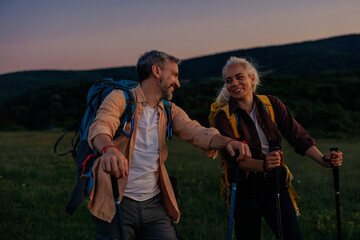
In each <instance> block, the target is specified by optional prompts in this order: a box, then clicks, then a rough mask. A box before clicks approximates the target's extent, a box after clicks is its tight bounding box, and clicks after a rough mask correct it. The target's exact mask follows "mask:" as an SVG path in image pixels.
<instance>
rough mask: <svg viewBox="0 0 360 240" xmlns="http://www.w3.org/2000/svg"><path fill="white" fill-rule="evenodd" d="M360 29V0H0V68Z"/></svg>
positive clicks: (222, 47)
mask: <svg viewBox="0 0 360 240" xmlns="http://www.w3.org/2000/svg"><path fill="white" fill-rule="evenodd" d="M351 33H360V0H301V1H300V0H268V1H266V0H237V1H235V0H222V1H220V0H176V1H175V0H167V1H166V0H147V1H146V0H133V1H131V0H128V1H122V0H61V1H60V0H59V1H55V0H0V74H2V73H8V72H14V71H23V70H43V69H59V70H88V69H95V68H107V67H120V66H132V65H135V64H136V61H137V59H138V57H139V56H140V55H141V54H142V53H144V52H145V51H148V50H151V49H158V50H161V51H165V52H168V53H170V54H173V55H175V56H176V57H178V58H181V59H188V58H192V57H197V56H202V55H208V54H213V53H218V52H224V51H229V50H235V49H247V48H252V47H258V46H270V45H280V44H285V43H294V42H301V41H307V40H317V39H322V38H328V37H332V36H338V35H344V34H351Z"/></svg>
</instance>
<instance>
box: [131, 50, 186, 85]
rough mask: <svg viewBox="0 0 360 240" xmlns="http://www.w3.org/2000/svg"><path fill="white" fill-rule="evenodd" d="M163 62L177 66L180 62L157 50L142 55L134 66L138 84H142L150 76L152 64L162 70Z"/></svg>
mask: <svg viewBox="0 0 360 240" xmlns="http://www.w3.org/2000/svg"><path fill="white" fill-rule="evenodd" d="M165 61H170V62H174V63H176V64H177V65H179V64H180V60H179V59H178V58H176V57H174V56H172V55H170V54H167V53H164V52H161V51H158V50H151V51H149V52H146V53H144V54H143V55H142V56H141V57H140V58H139V60H138V62H137V64H136V72H137V75H138V80H139V82H142V81H143V80H145V79H147V78H148V77H149V76H150V74H151V73H152V66H153V65H154V64H157V65H159V66H160V68H163V66H164V63H165Z"/></svg>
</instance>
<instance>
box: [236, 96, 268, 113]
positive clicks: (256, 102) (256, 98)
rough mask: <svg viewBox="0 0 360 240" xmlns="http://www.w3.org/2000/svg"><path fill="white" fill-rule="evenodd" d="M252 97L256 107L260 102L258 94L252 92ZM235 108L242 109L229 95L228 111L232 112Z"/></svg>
mask: <svg viewBox="0 0 360 240" xmlns="http://www.w3.org/2000/svg"><path fill="white" fill-rule="evenodd" d="M253 99H254V101H255V104H256V108H258V107H259V104H262V102H261V100H260V98H259V97H258V96H256V94H255V93H253ZM237 109H240V110H242V111H244V110H243V109H242V108H240V107H239V106H238V105H237V102H236V100H235V99H234V98H232V97H230V99H229V112H230V114H232V113H234V112H235V111H236V110H237Z"/></svg>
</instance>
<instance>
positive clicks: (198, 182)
mask: <svg viewBox="0 0 360 240" xmlns="http://www.w3.org/2000/svg"><path fill="white" fill-rule="evenodd" d="M60 134H61V133H60V132H1V133H0V198H1V206H0V239H94V236H95V230H94V226H93V223H92V220H91V216H90V214H89V212H88V211H87V208H86V204H83V205H82V206H81V207H80V208H79V209H78V210H77V211H76V212H75V214H74V216H73V217H71V218H64V217H63V216H62V211H63V209H64V206H65V205H66V203H67V201H68V200H69V198H70V194H71V191H72V188H73V186H74V184H75V181H76V179H75V178H76V167H75V163H74V161H73V160H72V159H71V157H70V156H68V157H63V158H60V157H57V156H56V155H55V154H54V153H53V143H54V142H55V141H56V139H57V138H58V137H59V136H60ZM317 142H318V147H319V148H320V150H322V151H324V152H325V151H327V149H328V148H329V147H331V146H335V145H337V146H338V147H340V149H341V150H342V151H343V152H344V165H343V166H342V167H341V169H340V187H341V189H340V190H341V211H342V212H341V213H342V226H343V239H360V237H359V236H360V184H359V182H360V172H359V169H360V161H359V160H358V158H359V157H360V148H359V146H360V142H359V141H355V140H346V141H344V140H342V141H337V143H336V141H334V140H327V139H320V140H318V141H317ZM65 148H66V146H64V148H63V149H65ZM168 148H169V158H168V160H167V161H166V165H167V168H168V171H169V173H170V175H173V176H176V177H178V178H179V181H180V194H181V198H182V211H183V214H182V217H181V220H180V224H179V225H178V229H179V231H180V232H181V234H182V235H183V237H184V239H187V240H202V239H203V240H211V239H214V240H215V239H216V240H219V239H225V238H226V227H227V213H226V210H225V205H224V202H223V199H222V198H221V197H220V195H219V185H218V180H217V179H218V175H219V171H220V170H219V164H218V160H212V159H208V158H206V157H204V156H203V155H202V154H201V152H200V151H199V150H198V149H196V148H194V147H192V146H191V145H189V144H187V143H185V142H183V141H181V140H179V139H177V138H174V139H173V140H171V141H170V142H169V146H168ZM283 149H284V152H285V161H286V164H287V165H288V166H289V168H290V169H291V170H292V172H293V174H294V177H295V180H294V181H293V185H294V187H295V189H296V191H297V193H298V194H299V195H300V197H301V200H300V201H299V202H298V205H299V207H300V212H301V214H302V215H301V216H300V217H299V218H298V220H299V223H300V227H301V229H302V232H303V235H304V238H305V239H326V240H331V239H336V214H335V200H334V190H333V179H332V171H331V170H330V169H324V168H322V167H320V166H319V165H317V164H316V163H314V162H312V161H311V160H310V159H308V158H305V157H302V156H299V155H297V154H295V153H294V151H293V150H292V149H290V147H289V146H288V145H285V146H284V148H283ZM262 232H263V239H275V238H274V237H273V236H272V233H271V232H270V230H269V229H268V228H267V226H266V225H265V224H263V231H262Z"/></svg>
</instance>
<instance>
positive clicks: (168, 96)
mask: <svg viewBox="0 0 360 240" xmlns="http://www.w3.org/2000/svg"><path fill="white" fill-rule="evenodd" d="M160 84H161V86H160V87H161V92H162V95H163V98H164V99H165V100H168V101H170V100H171V99H172V98H173V94H172V92H171V91H170V88H171V86H172V85H170V86H165V85H164V84H163V80H162V79H161V80H160Z"/></svg>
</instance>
